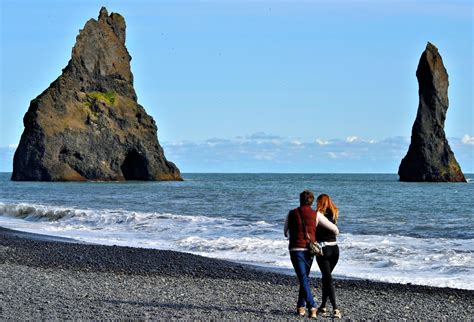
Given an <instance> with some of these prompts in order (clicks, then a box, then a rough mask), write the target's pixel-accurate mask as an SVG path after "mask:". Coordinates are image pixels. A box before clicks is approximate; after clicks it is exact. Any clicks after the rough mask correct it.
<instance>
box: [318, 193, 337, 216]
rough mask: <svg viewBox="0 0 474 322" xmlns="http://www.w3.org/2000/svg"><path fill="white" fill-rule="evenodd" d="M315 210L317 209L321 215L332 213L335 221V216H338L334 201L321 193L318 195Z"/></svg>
mask: <svg viewBox="0 0 474 322" xmlns="http://www.w3.org/2000/svg"><path fill="white" fill-rule="evenodd" d="M316 211H319V212H320V213H322V214H323V215H326V214H329V215H332V219H333V220H334V222H335V223H337V217H339V209H337V207H336V205H335V204H334V202H332V200H331V197H329V196H328V195H327V194H325V193H323V194H320V195H319V196H318V199H317V205H316Z"/></svg>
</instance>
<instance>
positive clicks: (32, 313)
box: [0, 227, 474, 320]
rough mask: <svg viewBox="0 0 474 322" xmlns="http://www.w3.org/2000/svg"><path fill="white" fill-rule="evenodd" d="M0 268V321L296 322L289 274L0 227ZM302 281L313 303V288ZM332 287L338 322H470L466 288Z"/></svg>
mask: <svg viewBox="0 0 474 322" xmlns="http://www.w3.org/2000/svg"><path fill="white" fill-rule="evenodd" d="M0 267H1V269H0V283H1V284H2V285H5V287H4V290H0V293H1V296H0V318H7V319H8V318H19V319H28V318H29V319H31V318H45V319H51V318H59V319H72V318H79V317H82V318H92V319H101V318H142V319H149V318H152V319H155V318H177V319H206V320H208V319H221V318H226V319H254V318H260V319H261V318H270V319H281V318H290V319H291V318H296V316H295V315H294V309H295V303H296V296H297V290H298V286H297V280H296V277H295V276H292V275H287V274H282V273H278V272H274V271H270V270H266V269H265V268H263V267H256V266H251V265H247V264H238V263H234V262H228V261H225V260H219V259H212V258H206V257H202V256H198V255H193V254H189V253H181V252H175V251H168V250H156V249H143V248H132V247H122V246H104V245H96V244H86V243H78V242H77V241H75V240H70V239H67V238H56V237H51V236H46V235H39V234H30V233H24V232H19V231H15V230H11V229H5V228H2V227H0ZM316 269H317V266H315V267H313V272H315V270H316ZM312 275H313V276H314V275H315V273H312ZM45 281H47V282H45ZM311 282H312V289H313V293H314V294H315V295H316V299H317V302H318V303H319V299H320V295H321V287H320V280H319V279H318V278H312V280H311ZM335 286H336V295H337V299H338V304H339V306H340V307H341V309H342V312H343V317H346V318H351V319H414V318H422V319H440V318H447V319H473V318H474V304H473V303H474V291H472V290H464V289H453V288H437V287H431V286H421V285H405V284H391V283H385V282H375V281H369V280H363V279H361V280H357V279H352V280H351V279H335ZM91 299H93V300H91ZM328 305H329V304H328ZM329 307H330V306H329Z"/></svg>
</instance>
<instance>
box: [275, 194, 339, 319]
mask: <svg viewBox="0 0 474 322" xmlns="http://www.w3.org/2000/svg"><path fill="white" fill-rule="evenodd" d="M313 201H314V194H313V193H312V192H311V191H309V190H305V191H303V192H302V193H301V194H300V207H298V208H296V209H293V210H291V211H290V212H289V213H288V216H287V217H286V221H285V228H284V233H285V237H289V242H290V244H289V249H290V258H291V263H292V264H293V268H294V269H295V272H296V276H297V277H298V281H299V285H300V289H299V294H298V302H297V305H296V311H297V314H298V315H300V316H304V315H305V308H307V309H308V311H309V316H310V317H311V318H316V317H317V315H318V314H319V315H321V316H324V317H326V316H329V314H328V310H327V308H326V302H327V299H328V298H329V300H330V301H331V304H332V307H333V317H334V318H341V312H340V310H339V309H338V307H337V304H336V294H335V290H334V285H333V283H332V275H331V273H332V270H333V269H334V267H335V266H336V264H337V261H338V260H339V248H338V246H337V242H336V235H338V234H339V229H338V228H337V226H336V223H337V218H338V214H339V211H338V209H337V207H336V205H335V204H334V203H333V202H332V200H331V198H330V197H329V196H328V195H327V194H321V195H319V196H318V198H317V202H316V203H317V205H316V210H313V209H312V208H311V205H312V204H313ZM310 241H312V242H318V244H319V245H320V246H321V247H322V253H323V254H322V255H318V256H316V261H317V263H318V266H319V269H320V270H321V275H322V288H323V290H322V291H323V292H322V293H323V294H322V301H321V305H320V306H319V308H318V309H316V303H315V301H314V298H313V294H312V293H311V288H310V283H309V282H310V281H309V273H310V270H311V265H312V263H313V257H314V256H313V255H312V254H311V253H310V251H309V248H308V245H309V243H310Z"/></svg>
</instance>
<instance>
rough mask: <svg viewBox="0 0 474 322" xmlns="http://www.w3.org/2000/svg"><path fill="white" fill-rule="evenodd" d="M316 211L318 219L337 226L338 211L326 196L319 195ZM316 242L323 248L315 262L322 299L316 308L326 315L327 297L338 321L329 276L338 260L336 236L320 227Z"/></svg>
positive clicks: (337, 311)
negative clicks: (318, 273)
mask: <svg viewBox="0 0 474 322" xmlns="http://www.w3.org/2000/svg"><path fill="white" fill-rule="evenodd" d="M316 211H317V213H318V217H325V218H327V219H328V220H329V221H330V222H331V223H332V224H337V218H338V216H339V210H338V209H337V207H336V205H335V204H334V203H333V202H332V200H331V198H330V197H329V196H328V195H327V194H321V195H319V197H318V199H317V205H316ZM316 240H317V241H318V243H319V244H321V245H322V246H323V256H317V257H316V262H317V263H318V266H319V269H320V270H321V275H322V280H323V298H322V301H321V305H320V306H319V308H318V313H319V314H320V315H322V316H327V315H328V310H327V309H326V302H327V300H328V297H329V300H330V301H331V304H332V309H333V317H335V318H339V319H340V318H341V317H342V314H341V311H340V310H339V309H338V307H337V304H336V293H335V291H334V285H333V283H332V275H331V273H332V271H333V269H334V267H335V266H336V264H337V261H338V260H339V247H338V246H337V241H336V234H334V232H333V231H331V230H329V229H327V228H326V227H323V226H322V225H320V226H318V227H317V229H316Z"/></svg>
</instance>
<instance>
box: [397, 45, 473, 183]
mask: <svg viewBox="0 0 474 322" xmlns="http://www.w3.org/2000/svg"><path fill="white" fill-rule="evenodd" d="M416 77H417V78H418V85H419V90H418V94H419V96H420V103H419V105H418V114H417V116H416V120H415V123H414V124H413V129H412V134H411V143H410V147H409V148H408V153H407V155H406V156H405V157H404V158H403V159H402V162H401V164H400V168H399V170H398V175H399V176H400V181H429V182H466V179H465V178H464V174H463V173H462V171H461V168H460V166H459V164H458V162H457V161H456V159H455V157H454V154H453V152H452V151H451V148H450V147H449V144H448V140H447V139H446V135H445V133H444V121H445V120H446V112H447V110H448V105H449V102H448V85H449V82H448V73H447V72H446V69H445V68H444V65H443V60H442V58H441V56H440V54H439V53H438V49H437V48H436V47H435V46H434V45H432V44H431V43H428V45H427V46H426V49H425V51H424V52H423V54H422V55H421V58H420V62H419V64H418V69H417V71H416Z"/></svg>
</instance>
